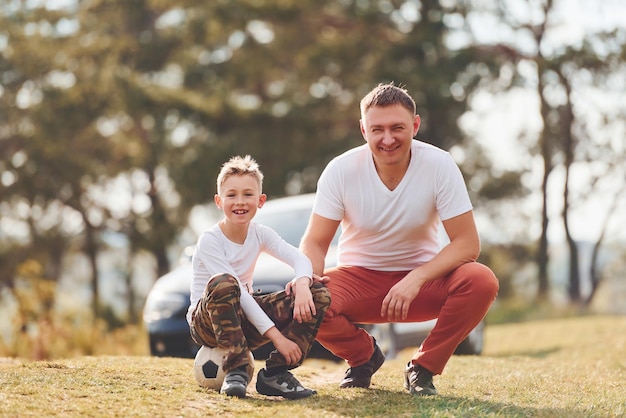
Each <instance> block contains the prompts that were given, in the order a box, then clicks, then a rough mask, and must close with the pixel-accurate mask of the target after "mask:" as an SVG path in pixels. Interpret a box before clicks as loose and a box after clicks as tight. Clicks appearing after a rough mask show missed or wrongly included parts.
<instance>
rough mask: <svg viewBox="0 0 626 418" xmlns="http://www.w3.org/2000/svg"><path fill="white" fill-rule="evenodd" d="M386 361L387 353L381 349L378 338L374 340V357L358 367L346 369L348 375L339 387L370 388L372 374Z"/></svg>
mask: <svg viewBox="0 0 626 418" xmlns="http://www.w3.org/2000/svg"><path fill="white" fill-rule="evenodd" d="M384 362H385V355H384V354H383V352H382V351H380V347H379V346H378V344H376V340H374V354H372V357H370V359H369V360H368V361H367V363H365V364H361V365H360V366H356V367H350V368H349V369H348V370H346V375H345V376H344V378H343V380H342V381H341V383H339V387H340V388H365V389H367V388H369V387H370V383H371V381H372V375H373V374H374V373H376V371H377V370H378V369H380V366H382V365H383V363H384Z"/></svg>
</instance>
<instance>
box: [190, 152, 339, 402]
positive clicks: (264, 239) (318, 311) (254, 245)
mask: <svg viewBox="0 0 626 418" xmlns="http://www.w3.org/2000/svg"><path fill="white" fill-rule="evenodd" d="M262 183H263V174H262V173H261V171H260V170H259V167H258V164H257V163H256V161H254V160H253V159H252V158H251V157H250V156H249V155H247V156H245V157H243V158H242V157H239V156H237V157H233V158H231V159H230V160H229V161H228V162H227V163H226V164H224V165H223V166H222V169H221V171H220V173H219V175H218V177H217V194H216V195H215V197H214V199H215V204H216V206H217V207H218V209H220V210H221V211H223V212H224V217H223V219H222V220H221V221H219V222H218V223H217V224H216V225H214V226H213V227H212V228H210V229H209V230H208V231H206V232H204V233H203V234H202V236H200V238H199V240H198V243H197V245H196V249H195V252H194V255H193V259H192V265H193V280H192V284H191V297H190V299H191V305H190V307H189V311H188V312H187V321H188V322H189V326H190V330H191V336H192V338H193V339H194V341H195V342H196V343H198V344H202V345H206V346H209V347H216V346H219V347H222V348H227V349H228V350H229V351H230V353H229V355H228V356H227V357H226V359H225V360H224V364H223V365H222V366H223V368H224V371H225V373H226V376H225V378H224V383H223V384H222V387H221V389H220V392H221V393H223V394H226V395H227V396H237V397H240V398H242V397H245V396H246V387H247V385H248V382H249V381H250V376H248V374H247V372H246V366H247V365H248V361H249V360H248V351H249V350H253V349H255V348H257V347H260V346H262V345H263V344H265V343H267V342H268V341H271V342H272V343H273V344H274V347H275V348H276V350H274V351H272V353H270V356H269V358H268V359H267V361H266V368H265V369H261V370H260V371H259V373H258V375H257V383H256V389H257V391H258V392H259V393H261V394H263V395H268V396H283V397H285V398H287V399H300V398H305V397H308V396H312V395H314V394H315V393H316V392H315V391H314V390H312V389H308V388H305V387H303V386H302V385H301V384H300V382H299V381H298V380H297V379H296V378H295V377H294V376H293V375H292V374H291V373H290V372H289V370H290V369H293V368H295V367H298V366H300V365H301V364H302V361H303V360H304V358H305V357H306V355H307V354H308V352H309V350H310V348H311V346H312V344H313V342H314V340H315V335H316V334H317V330H318V328H319V325H320V324H321V322H322V318H323V316H324V313H325V312H326V309H327V308H328V306H329V305H330V294H329V292H328V290H327V289H326V287H325V286H324V285H323V284H321V283H319V282H314V281H313V279H312V273H313V271H312V266H311V262H310V260H309V259H308V258H307V257H306V256H304V255H303V254H302V253H300V252H299V251H298V250H297V249H296V248H295V247H293V246H291V245H290V244H288V243H287V242H285V241H284V240H282V239H281V238H280V237H279V236H278V234H277V233H276V232H275V231H274V230H272V229H270V228H268V227H266V226H264V225H260V224H257V223H256V222H254V221H252V218H254V215H255V214H256V211H257V209H259V208H261V207H262V206H263V204H264V203H265V201H266V199H267V196H266V195H265V194H263V193H262V192H261V190H262ZM261 252H266V253H268V254H270V255H272V256H274V257H276V258H278V259H279V260H281V261H284V262H285V263H287V264H289V265H291V266H292V267H293V268H294V270H295V278H294V279H293V280H292V281H291V282H289V283H288V284H287V285H286V287H285V290H284V291H280V292H275V293H272V294H268V295H263V296H253V295H252V273H253V272H254V266H255V264H256V260H257V258H258V256H259V254H260V253H261Z"/></svg>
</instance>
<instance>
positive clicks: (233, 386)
mask: <svg viewBox="0 0 626 418" xmlns="http://www.w3.org/2000/svg"><path fill="white" fill-rule="evenodd" d="M249 381H250V376H248V373H246V372H244V371H243V370H240V369H235V370H231V371H230V372H228V373H226V376H224V383H222V388H221V389H220V393H222V394H225V395H228V396H236V397H238V398H245V397H246V388H247V387H248V382H249Z"/></svg>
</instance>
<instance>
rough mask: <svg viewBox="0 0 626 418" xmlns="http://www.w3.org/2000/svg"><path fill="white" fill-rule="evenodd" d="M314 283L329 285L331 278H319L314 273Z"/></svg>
mask: <svg viewBox="0 0 626 418" xmlns="http://www.w3.org/2000/svg"><path fill="white" fill-rule="evenodd" d="M313 281H314V282H320V283H328V282H329V281H330V277H328V276H319V275H317V274H315V273H313Z"/></svg>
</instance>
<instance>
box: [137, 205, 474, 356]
mask: <svg viewBox="0 0 626 418" xmlns="http://www.w3.org/2000/svg"><path fill="white" fill-rule="evenodd" d="M314 199H315V195H314V194H304V195H298V196H291V197H284V198H279V199H273V200H270V201H268V202H266V203H265V205H264V206H263V208H261V209H259V211H258V213H257V215H256V217H255V221H256V222H259V223H261V224H264V225H267V226H269V227H271V228H272V229H274V230H275V231H276V232H278V234H279V235H280V236H281V237H283V239H285V240H286V241H287V242H289V243H291V244H292V245H294V246H298V245H299V243H300V239H301V238H302V235H303V234H304V230H305V228H306V225H307V222H308V220H309V216H310V214H311V211H312V208H313V201H314ZM338 236H339V233H338V234H337V236H336V237H335V239H334V241H333V244H332V246H331V248H330V250H329V251H328V257H327V258H326V267H330V266H334V265H335V264H336V251H335V250H336V244H337V239H338ZM192 251H193V249H192V247H188V248H187V249H186V250H185V255H184V256H183V257H182V258H181V265H180V266H178V267H177V268H175V269H174V270H172V271H171V272H169V273H167V274H166V275H164V276H162V277H160V278H159V279H158V280H157V281H156V282H155V284H154V286H153V287H152V289H151V290H150V293H149V294H148V297H147V299H146V304H145V307H144V311H143V319H144V323H145V327H146V330H147V332H148V337H149V341H150V353H151V354H152V355H155V356H173V357H193V356H195V353H196V352H197V350H198V346H197V345H196V344H195V343H194V342H193V341H192V340H191V338H190V336H189V326H188V324H187V321H186V319H185V315H186V313H187V308H188V307H189V288H190V284H191V276H192V269H191V262H190V258H191V253H192ZM293 274H294V272H293V269H292V268H291V267H290V266H288V265H287V264H285V263H283V262H281V261H279V260H277V259H275V258H273V257H271V256H269V255H267V254H261V256H260V257H259V259H258V261H257V264H256V268H255V271H254V292H255V293H256V294H265V293H270V292H275V291H278V290H282V289H284V288H285V284H286V283H287V282H288V281H289V280H291V279H292V278H293ZM435 321H436V320H432V321H426V322H412V323H388V324H363V325H361V326H363V327H364V328H366V329H367V330H368V331H369V332H370V333H371V334H372V335H373V336H374V337H376V340H377V341H378V343H379V345H380V346H381V349H382V350H383V352H384V353H385V355H386V356H387V358H393V357H395V355H396V354H397V352H398V351H400V350H402V349H404V348H407V347H417V346H419V345H420V344H421V342H422V341H423V340H424V338H426V336H427V335H428V333H429V332H430V330H431V329H432V327H433V326H434V324H435ZM483 334H484V322H481V323H480V324H479V325H478V326H477V327H476V328H475V329H474V330H473V331H472V333H471V334H470V335H469V336H468V337H467V338H466V339H465V340H464V341H463V342H462V343H461V344H460V345H459V347H458V348H457V351H456V352H455V354H480V353H481V352H482V348H483ZM269 350H271V345H269V346H267V347H263V348H262V349H259V350H256V351H255V352H254V355H255V357H256V358H264V357H265V356H266V355H267V353H268V352H269ZM310 357H321V358H333V357H334V356H332V355H331V354H330V353H329V352H328V351H326V350H325V349H324V348H323V347H322V346H321V345H319V344H317V343H316V345H315V346H314V347H313V349H312V350H311V353H310Z"/></svg>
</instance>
